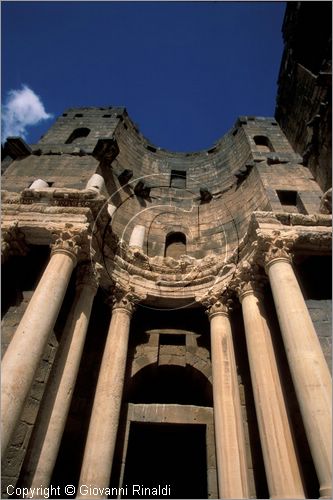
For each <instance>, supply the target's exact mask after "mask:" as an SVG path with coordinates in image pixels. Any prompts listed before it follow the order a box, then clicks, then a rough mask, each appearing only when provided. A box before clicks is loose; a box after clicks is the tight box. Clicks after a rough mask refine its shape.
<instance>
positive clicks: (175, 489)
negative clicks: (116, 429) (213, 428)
mask: <svg viewBox="0 0 333 500" xmlns="http://www.w3.org/2000/svg"><path fill="white" fill-rule="evenodd" d="M134 484H135V485H141V486H142V487H143V488H157V487H158V486H159V485H160V486H161V487H165V486H166V485H169V486H170V494H169V495H166V496H165V498H208V489H207V459H206V426H205V425H199V424H164V423H141V422H140V423H139V422H132V423H131V427H130V433H129V440H128V449H127V457H126V466H125V473H124V481H123V487H125V486H127V495H126V496H123V498H139V496H140V495H135V493H134V494H133V485H134ZM147 493H148V494H147ZM142 496H144V498H156V495H149V492H148V491H146V492H145V494H142V493H141V497H142ZM158 497H159V498H161V495H158Z"/></svg>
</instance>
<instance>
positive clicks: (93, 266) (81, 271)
mask: <svg viewBox="0 0 333 500" xmlns="http://www.w3.org/2000/svg"><path fill="white" fill-rule="evenodd" d="M102 269H103V267H102V266H101V265H100V264H99V263H98V262H92V261H83V262H80V265H79V266H78V268H77V275H76V288H77V289H79V288H83V287H84V286H88V287H90V288H91V289H92V290H93V291H94V293H96V292H97V289H98V286H99V281H100V277H101V270H102Z"/></svg>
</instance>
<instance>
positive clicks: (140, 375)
mask: <svg viewBox="0 0 333 500" xmlns="http://www.w3.org/2000/svg"><path fill="white" fill-rule="evenodd" d="M127 399H128V402H130V403H146V404H151V403H155V404H156V403H160V404H163V403H165V404H170V403H173V404H181V405H196V406H213V394H212V384H211V382H210V380H209V379H208V378H207V376H206V375H205V374H204V373H203V372H202V371H201V370H200V369H197V368H194V367H193V366H191V365H188V364H187V365H186V366H178V365H173V364H170V365H162V366H159V365H157V364H149V365H146V366H145V367H143V368H141V369H140V370H139V371H138V372H136V374H135V375H133V376H132V377H131V379H130V382H129V387H128V393H127Z"/></svg>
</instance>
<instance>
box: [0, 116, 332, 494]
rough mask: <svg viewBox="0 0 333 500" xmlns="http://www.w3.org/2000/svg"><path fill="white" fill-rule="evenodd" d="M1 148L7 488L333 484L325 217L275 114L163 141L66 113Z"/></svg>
mask: <svg viewBox="0 0 333 500" xmlns="http://www.w3.org/2000/svg"><path fill="white" fill-rule="evenodd" d="M5 154H6V156H5V158H4V162H3V163H4V174H3V180H2V189H3V194H2V208H3V217H2V224H3V230H2V238H3V240H2V252H3V253H2V258H3V279H4V285H3V287H4V288H3V289H4V290H5V292H6V293H5V294H4V300H3V335H2V340H3V352H4V357H3V361H2V418H3V431H2V437H3V440H2V446H3V448H2V453H3V455H2V456H3V464H4V465H3V496H4V497H10V496H11V495H13V492H15V493H16V494H17V493H18V494H19V493H20V492H22V491H23V490H22V488H23V487H28V488H29V487H31V488H38V487H41V485H42V486H43V487H44V488H47V487H50V485H52V488H54V490H52V491H51V495H52V494H53V497H54V498H56V497H57V494H58V493H59V491H61V496H62V497H66V490H65V489H64V487H65V485H73V487H74V488H75V494H76V496H77V498H83V497H84V498H105V497H107V496H110V497H117V496H119V497H123V498H125V497H128V498H130V497H136V498H139V497H140V495H141V497H142V496H143V497H145V498H149V497H150V498H153V497H154V495H155V497H156V496H158V497H163V495H164V493H165V495H166V497H169V498H217V497H218V498H253V497H258V498H268V497H279V498H304V497H309V498H318V497H319V496H321V497H322V498H330V497H331V477H330V476H331V467H330V460H331V452H330V443H331V430H330V427H331V416H330V411H331V403H330V398H331V386H330V384H331V378H330V373H329V368H328V366H329V365H330V353H331V350H330V344H329V339H330V325H329V319H330V279H331V274H330V273H329V272H328V269H329V265H330V248H331V227H330V226H331V216H330V214H327V213H321V211H322V210H321V208H320V207H321V199H322V196H323V192H322V190H321V188H320V187H319V185H318V184H317V182H316V181H315V180H314V179H313V176H312V174H311V172H310V171H309V169H308V168H307V167H306V166H304V165H303V164H302V158H301V157H300V156H299V154H297V153H295V151H294V150H293V149H292V147H291V145H290V143H289V142H288V140H287V139H286V137H285V135H284V134H283V133H282V131H281V129H280V127H279V125H278V123H277V122H276V120H275V119H274V118H262V117H255V116H242V117H240V118H239V119H238V120H237V122H236V123H235V126H234V127H233V128H232V129H231V130H230V131H229V132H228V133H227V134H226V135H225V136H224V137H222V139H221V140H220V141H218V142H217V143H216V145H215V146H214V147H212V148H211V149H209V150H206V151H200V152H195V153H172V152H169V151H166V150H163V149H160V148H157V147H154V146H153V145H152V144H150V143H149V142H148V141H147V140H146V139H145V138H144V137H143V136H142V135H141V133H140V132H139V131H138V130H137V128H136V127H135V125H134V124H133V122H132V121H131V119H130V117H129V116H128V115H127V113H126V110H125V109H124V108H114V107H109V108H79V109H77V108H75V109H68V110H67V111H66V112H65V113H64V114H63V115H62V116H60V117H59V118H58V119H57V121H56V122H55V124H54V125H53V126H52V127H51V128H50V129H49V131H48V132H47V133H46V134H45V136H44V137H43V138H42V139H41V140H40V141H39V142H38V144H35V145H32V146H28V145H27V144H25V143H24V142H23V141H22V140H21V139H18V138H12V139H9V140H8V141H7V144H6V147H5ZM325 357H326V359H325ZM57 488H59V490H57ZM108 488H110V491H108V490H107V489H108ZM112 488H113V490H112ZM120 488H122V490H120ZM133 488H134V490H133ZM135 488H146V490H145V491H144V492H143V490H142V491H141V490H140V491H139V489H135ZM154 488H156V492H157V493H156V492H155V490H154ZM158 488H160V490H158ZM161 488H169V490H167V489H165V490H162V489H161ZM35 491H36V492H37V490H35ZM149 493H150V495H149ZM35 496H37V497H38V496H40V497H41V496H42V495H41V492H37V493H35ZM67 497H68V498H70V497H71V498H72V497H73V492H70V491H68V492H67Z"/></svg>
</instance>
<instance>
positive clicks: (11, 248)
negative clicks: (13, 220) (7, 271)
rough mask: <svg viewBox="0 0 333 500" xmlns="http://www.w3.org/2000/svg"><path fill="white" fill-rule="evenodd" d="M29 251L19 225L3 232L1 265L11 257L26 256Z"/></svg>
mask: <svg viewBox="0 0 333 500" xmlns="http://www.w3.org/2000/svg"><path fill="white" fill-rule="evenodd" d="M28 250H29V248H28V246H27V244H26V242H25V235H24V233H23V232H22V231H21V230H20V229H19V227H18V225H17V224H15V225H14V226H11V227H9V228H6V229H3V230H2V231H1V263H4V262H5V261H6V260H7V259H8V257H10V256H11V255H21V256H24V255H26V254H27V253H28Z"/></svg>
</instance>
